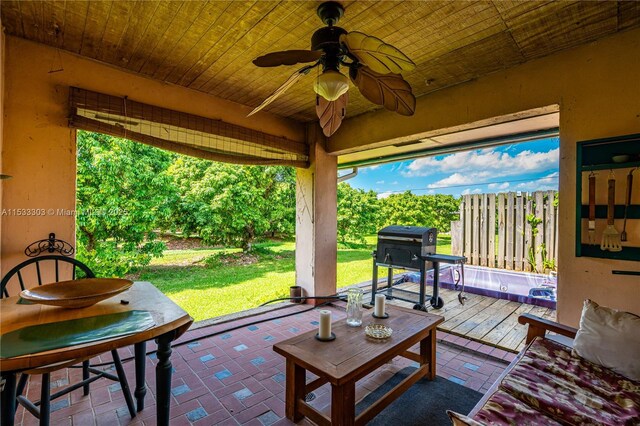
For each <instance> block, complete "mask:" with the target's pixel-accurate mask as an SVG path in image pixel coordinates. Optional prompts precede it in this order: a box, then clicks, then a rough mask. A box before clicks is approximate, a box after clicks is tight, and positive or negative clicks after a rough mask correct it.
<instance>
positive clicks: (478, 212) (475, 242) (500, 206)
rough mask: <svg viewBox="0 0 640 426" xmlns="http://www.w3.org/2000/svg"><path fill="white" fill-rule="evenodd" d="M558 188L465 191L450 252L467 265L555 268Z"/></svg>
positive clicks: (536, 268)
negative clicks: (502, 191)
mask: <svg viewBox="0 0 640 426" xmlns="http://www.w3.org/2000/svg"><path fill="white" fill-rule="evenodd" d="M556 194H557V191H537V192H533V193H530V194H529V193H515V192H507V193H501V194H473V195H464V196H463V197H462V201H461V203H460V220H457V221H454V222H451V251H452V253H453V254H454V255H458V256H466V257H467V263H468V264H472V265H480V266H488V267H491V268H502V269H511V270H516V271H534V272H544V271H545V270H547V269H555V267H556V265H557V259H558V244H557V243H558V220H557V219H558V207H557V202H556V201H555V200H556V199H557V196H556Z"/></svg>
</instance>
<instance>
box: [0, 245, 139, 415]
mask: <svg viewBox="0 0 640 426" xmlns="http://www.w3.org/2000/svg"><path fill="white" fill-rule="evenodd" d="M51 267H53V269H50V268H51ZM69 272H70V274H69ZM28 276H31V277H36V278H37V282H38V285H43V284H48V283H50V282H60V281H64V280H67V279H68V280H74V279H80V278H95V274H94V273H93V272H92V271H91V269H90V268H89V267H88V266H87V265H85V264H84V263H82V262H80V261H79V260H76V259H74V258H71V257H65V256H59V255H46V256H39V257H34V258H31V259H29V260H26V261H24V262H22V263H20V264H19V265H17V266H16V267H14V268H13V269H11V270H10V271H9V272H8V273H7V274H6V275H5V276H4V277H3V278H2V281H0V298H3V297H9V292H8V290H7V286H8V284H9V282H10V281H11V280H12V279H13V278H14V277H16V278H17V280H18V283H19V284H20V288H21V289H22V290H24V289H25V288H26V287H25V282H28V283H30V282H31V280H29V278H28ZM47 276H51V277H52V278H54V280H53V281H51V280H47V279H46V277H47ZM61 277H66V278H64V279H63V278H61ZM43 278H44V279H43ZM44 281H48V282H44ZM30 287H32V286H30ZM61 309H62V308H61ZM111 356H112V358H113V363H114V366H115V369H116V374H117V376H114V375H113V374H110V373H107V372H106V371H102V370H99V369H97V368H94V367H92V366H91V365H90V363H89V360H88V359H74V360H72V361H67V362H64V363H59V364H53V365H48V366H46V367H41V368H36V369H32V370H26V371H23V372H22V374H21V375H20V380H19V381H18V386H17V389H16V395H17V397H16V399H17V402H18V403H20V404H21V405H22V406H24V407H25V409H26V410H27V411H29V412H30V413H31V414H33V415H34V416H35V417H37V418H39V419H40V424H41V425H49V414H50V403H51V400H53V399H56V398H59V397H61V396H63V395H66V394H68V393H69V392H72V391H74V390H76V389H79V388H81V387H82V388H83V391H84V395H85V396H86V395H89V384H90V383H91V382H94V381H96V380H98V379H99V378H101V377H105V378H107V379H110V380H113V381H116V382H120V386H121V388H122V392H123V394H124V399H125V401H126V403H127V408H128V409H129V414H130V415H131V417H135V416H136V409H135V406H134V404H133V399H132V398H131V391H130V390H129V384H128V383H127V377H126V375H125V373H124V368H123V367H122V362H121V361H120V356H119V355H118V351H117V350H115V349H114V350H112V351H111ZM78 362H82V379H83V380H82V381H81V382H78V383H75V384H73V385H71V386H68V387H66V388H65V389H63V390H61V391H59V392H56V393H54V394H53V395H51V392H50V389H49V387H50V373H51V372H53V371H58V370H61V369H63V368H67V367H69V366H72V365H74V364H77V363H78ZM34 374H40V375H42V390H41V394H40V401H36V402H32V401H30V400H29V399H27V398H26V396H23V395H22V393H23V392H24V389H25V387H26V385H27V380H28V378H29V376H30V375H34ZM38 406H40V408H38Z"/></svg>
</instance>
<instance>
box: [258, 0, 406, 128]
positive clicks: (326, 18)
mask: <svg viewBox="0 0 640 426" xmlns="http://www.w3.org/2000/svg"><path fill="white" fill-rule="evenodd" d="M317 12H318V16H319V17H320V19H321V20H322V22H324V23H325V24H326V25H327V26H326V27H323V28H320V29H319V30H317V31H316V32H315V33H314V34H313V36H312V37H311V50H284V51H281V52H273V53H268V54H266V55H263V56H260V57H258V58H256V59H254V60H253V63H254V64H255V65H257V66H259V67H277V66H280V65H295V64H299V63H308V62H313V64H312V65H306V66H304V67H302V68H300V69H299V70H297V71H296V72H294V73H293V74H292V75H291V76H290V77H289V78H288V79H287V81H285V82H284V84H282V85H281V86H280V87H278V88H277V89H276V90H275V91H274V92H273V93H272V94H271V95H270V96H269V97H268V98H267V99H265V100H264V102H262V103H261V104H260V105H258V106H257V107H256V108H255V109H254V110H253V111H251V113H250V114H249V115H253V114H255V113H256V112H258V111H260V110H261V109H263V108H264V107H266V106H267V105H269V104H270V103H271V102H273V101H274V100H276V99H277V98H278V97H280V95H282V94H283V93H284V92H285V91H287V89H289V88H290V87H291V86H293V85H294V84H295V83H296V82H297V81H298V80H299V79H300V78H301V77H302V76H304V75H306V74H309V72H310V71H311V70H312V69H314V68H316V67H318V66H322V73H321V74H320V75H319V76H318V77H317V79H316V81H315V83H314V90H315V92H316V94H317V95H316V113H317V114H318V118H319V119H320V126H321V127H322V131H323V133H324V134H325V136H327V137H329V136H331V135H333V134H334V133H335V132H336V130H338V128H339V127H340V124H342V119H343V118H344V116H345V113H346V105H347V102H348V100H349V93H348V90H349V78H347V76H345V75H344V74H342V73H341V72H340V67H341V66H343V67H346V68H348V73H349V77H350V78H351V81H352V82H353V84H354V85H355V86H356V87H357V88H358V90H360V93H362V95H363V96H364V97H365V98H366V99H368V100H369V101H371V102H373V103H374V104H376V105H382V106H383V107H384V108H386V109H388V110H390V111H394V112H397V113H398V114H402V115H413V113H414V112H415V108H416V98H415V96H414V95H413V93H412V91H411V86H410V85H409V83H407V82H406V81H405V80H404V79H403V78H402V76H401V75H400V73H401V72H403V71H411V70H413V69H414V68H415V64H414V63H413V61H411V59H409V58H408V57H407V56H406V55H405V54H403V53H402V52H401V51H400V50H398V49H397V48H395V47H393V46H391V45H389V44H386V43H385V42H383V41H382V40H380V39H379V38H377V37H373V36H369V35H366V34H363V33H361V32H357V31H353V32H347V31H346V30H344V29H343V28H340V27H336V26H335V25H336V24H337V23H338V20H339V19H340V18H341V17H342V15H343V14H344V8H343V7H342V5H341V4H340V3H337V2H333V1H329V2H325V3H322V4H320V6H318V10H317Z"/></svg>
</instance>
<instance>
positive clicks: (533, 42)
mask: <svg viewBox="0 0 640 426" xmlns="http://www.w3.org/2000/svg"><path fill="white" fill-rule="evenodd" d="M341 3H342V4H343V5H344V6H345V8H346V12H345V16H344V17H343V18H342V20H341V21H340V23H339V25H340V26H341V27H343V28H345V29H346V30H348V31H362V32H365V33H367V34H370V35H375V36H377V37H379V38H382V39H383V40H384V41H386V42H387V43H390V44H393V45H395V46H397V47H398V48H400V49H401V50H402V51H403V52H404V53H405V54H407V55H408V56H409V57H410V58H412V59H413V60H414V62H415V63H416V64H417V67H416V69H415V70H414V71H413V72H411V73H408V74H406V75H405V76H404V77H405V78H406V79H407V80H408V81H409V82H410V83H411V85H412V86H413V90H414V93H415V94H416V95H417V96H420V95H424V94H427V93H429V92H433V91H435V90H439V89H442V88H444V87H447V86H451V85H455V84H459V83H462V82H464V81H468V80H471V79H474V78H477V77H479V76H481V75H484V74H487V73H491V72H494V71H498V70H500V69H503V68H507V67H510V66H514V65H517V64H520V63H522V62H525V61H528V60H531V59H535V58H539V57H542V56H545V55H548V54H551V53H553V52H556V51H559V50H562V49H566V48H569V47H572V46H576V45H579V44H582V43H585V42H589V41H593V40H595V39H598V38H600V37H604V36H606V35H610V34H612V33H615V32H617V31H622V30H625V29H629V28H632V27H636V26H638V25H640V2H636V1H619V2H618V1H607V2H590V1H579V2H578V1H558V2H552V1H528V2H520V1H506V0H495V1H420V2H409V1H362V0H358V1H343V2H341ZM318 4H319V2H315V1H263V0H260V1H231V2H225V1H210V2H204V1H202V2H201V1H142V0H139V1H89V2H85V1H51V0H49V1H8V0H2V5H1V14H2V24H3V25H4V26H5V27H6V31H7V33H8V34H10V35H14V36H18V37H23V38H26V39H29V40H33V41H37V42H40V43H45V44H48V45H51V46H56V47H59V48H61V49H64V50H68V51H70V52H73V53H77V54H79V55H83V56H86V57H89V58H93V59H97V60H99V61H103V62H106V63H109V64H113V65H116V66H118V67H122V68H125V69H127V70H130V71H133V72H136V73H140V74H143V75H145V76H149V77H151V78H154V79H158V80H161V81H165V82H170V83H175V84H178V85H182V86H185V87H189V88H192V89H196V90H199V91H203V92H206V93H210V94H212V95H215V96H218V97H221V98H225V99H230V100H232V101H235V102H239V103H242V104H245V105H248V106H251V107H253V106H256V105H258V104H260V102H261V101H262V100H263V99H264V98H265V97H267V96H268V95H269V94H270V93H271V92H272V91H273V90H274V89H275V88H276V87H278V86H279V85H280V83H281V82H283V81H284V80H285V79H286V78H287V77H288V76H289V75H290V74H291V73H292V72H293V71H294V70H295V69H296V68H295V67H278V68H275V69H265V68H257V67H255V66H254V65H253V64H252V63H251V60H252V59H254V58H255V57H257V56H259V55H262V54H265V53H268V52H271V51H276V50H285V49H308V48H309V45H310V39H311V35H312V34H313V32H314V31H315V30H316V29H318V28H319V27H321V26H322V23H321V22H320V20H319V19H318V17H317V16H316V14H315V9H316V7H317V6H318ZM314 76H315V74H314V73H312V74H311V75H309V76H307V77H305V79H303V80H302V82H298V83H297V84H296V85H295V86H294V87H293V88H292V89H290V90H289V92H287V93H286V94H285V95H284V96H282V97H281V98H280V99H279V100H277V101H276V102H274V103H273V104H272V105H270V106H269V107H268V108H267V111H271V112H272V113H275V114H279V115H282V116H289V117H292V118H294V119H297V120H300V121H310V120H315V119H316V117H315V112H314V111H315V102H314V96H315V95H314V93H313V89H312V86H313V84H312V81H313V78H314ZM377 108H379V107H377V106H375V105H373V104H371V103H369V102H368V101H367V100H366V99H364V98H363V97H362V96H361V95H360V94H359V93H357V90H356V89H355V88H353V87H352V90H351V95H350V101H349V105H348V112H347V115H348V116H354V115H357V114H361V113H364V112H366V111H369V110H372V109H377Z"/></svg>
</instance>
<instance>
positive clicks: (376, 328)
mask: <svg viewBox="0 0 640 426" xmlns="http://www.w3.org/2000/svg"><path fill="white" fill-rule="evenodd" d="M364 333H365V334H366V335H367V336H369V337H373V338H374V339H386V338H388V337H390V336H391V333H393V330H392V329H390V328H389V327H387V326H386V325H384V324H369V325H367V326H366V327H365V328H364Z"/></svg>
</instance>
